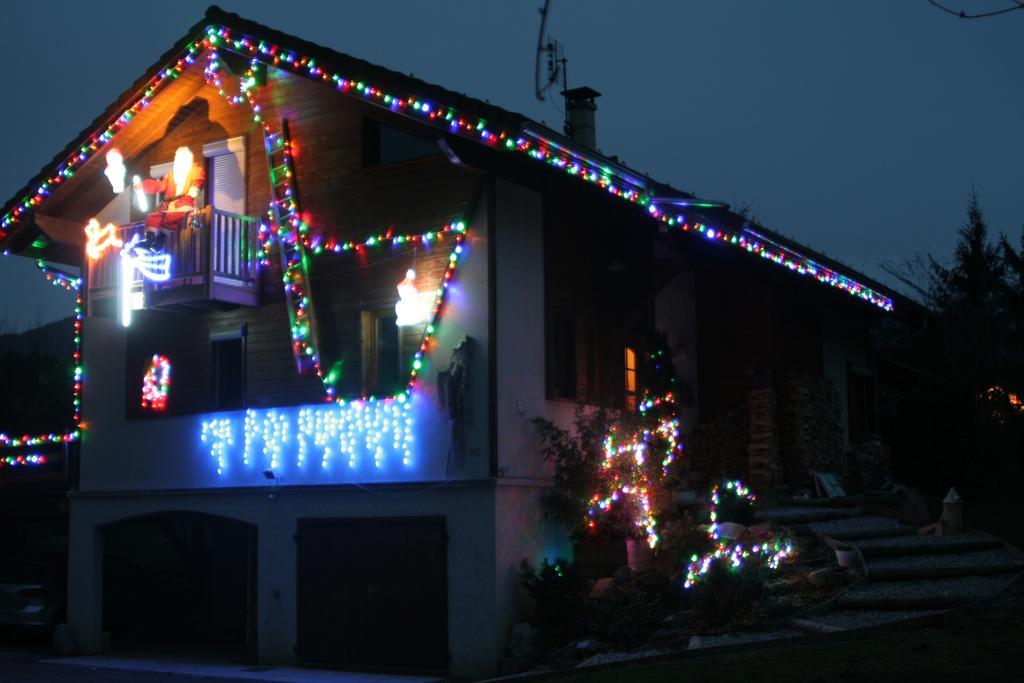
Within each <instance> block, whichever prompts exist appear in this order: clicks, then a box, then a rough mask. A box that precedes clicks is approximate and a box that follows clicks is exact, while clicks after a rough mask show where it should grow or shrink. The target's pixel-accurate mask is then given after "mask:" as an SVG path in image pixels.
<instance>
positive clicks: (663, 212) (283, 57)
mask: <svg viewBox="0 0 1024 683" xmlns="http://www.w3.org/2000/svg"><path fill="white" fill-rule="evenodd" d="M221 46H224V47H225V48H226V49H229V50H232V51H234V52H237V53H239V54H242V55H245V56H247V57H248V58H249V60H250V68H249V70H248V71H247V72H246V74H245V75H244V76H243V77H242V79H241V81H240V92H239V94H238V95H229V94H228V93H227V92H225V90H224V87H223V83H222V82H221V80H220V76H219V70H220V64H219V60H218V56H217V54H216V50H217V49H218V48H219V47H221ZM204 49H210V50H211V52H212V53H213V54H211V56H210V58H209V60H208V62H207V66H206V68H205V70H204V72H205V74H206V77H207V79H208V81H209V82H210V83H211V85H213V86H214V87H216V88H217V89H218V91H219V92H221V93H222V94H223V95H224V96H225V97H227V98H228V100H229V101H232V102H241V101H242V100H243V99H244V100H247V101H249V102H250V104H252V105H253V107H254V117H255V118H256V120H257V121H259V120H260V111H259V108H258V106H257V105H256V104H255V101H254V99H253V96H252V91H253V89H254V86H255V83H256V79H255V78H254V77H253V73H254V70H255V67H256V64H257V62H261V63H264V64H267V65H270V66H274V67H277V68H280V69H285V70H288V71H291V72H294V73H297V74H300V75H302V76H304V77H307V78H310V79H312V80H315V81H318V82H321V83H325V84H330V85H332V86H333V87H335V88H336V89H337V90H338V91H340V92H343V93H347V94H349V95H351V96H353V97H358V98H360V99H361V100H363V101H367V102H370V103H373V104H375V105H378V106H381V107H384V108H387V109H389V110H391V111H394V112H397V113H401V114H404V115H406V116H410V117H413V118H417V119H418V120H421V121H424V122H427V123H430V124H433V125H435V126H437V127H438V128H443V129H444V130H446V131H448V132H451V133H453V134H457V135H461V136H463V137H467V138H470V139H473V140H476V141H478V142H481V143H483V144H486V145H488V146H491V147H494V148H496V149H504V150H509V151H517V152H520V153H523V154H526V155H527V156H529V157H530V158H532V159H535V160H538V161H540V162H542V163H545V164H548V165H551V166H553V167H555V168H558V169H560V170H562V171H564V172H565V173H567V174H570V175H572V176H573V177H575V178H579V179H581V180H583V181H586V182H588V183H591V184H593V185H596V186H598V187H601V188H602V189H604V190H606V191H607V192H609V193H610V194H611V195H613V196H615V197H617V198H619V199H622V200H624V201H628V202H630V203H634V204H637V205H639V206H642V207H644V208H645V209H646V210H647V212H648V213H649V214H650V215H651V216H652V217H653V218H655V219H657V220H659V221H661V222H663V223H666V224H668V225H680V226H683V225H688V224H689V223H688V221H687V219H686V217H685V216H684V215H682V214H678V213H675V212H673V211H671V210H669V209H667V208H662V207H663V206H665V204H664V203H662V202H660V201H659V198H658V197H656V196H653V195H652V194H651V192H650V191H649V190H648V189H647V187H646V183H644V182H643V181H642V180H638V179H636V178H633V177H631V176H628V175H627V174H625V173H623V172H621V171H619V170H618V169H615V168H611V167H609V166H608V164H606V163H603V162H601V161H599V160H597V159H594V158H590V157H589V156H588V155H586V154H583V153H582V152H580V151H577V150H573V149H569V148H567V147H565V146H563V145H560V144H559V143H557V142H556V141H554V140H551V139H548V138H546V137H544V136H543V135H540V134H537V133H535V132H533V131H531V130H529V129H528V128H526V129H524V130H522V131H520V132H517V133H509V132H507V131H504V130H499V129H495V128H494V127H493V126H492V125H491V124H489V123H488V122H487V121H486V120H485V119H483V118H479V117H472V116H465V115H462V114H460V113H459V111H458V110H457V109H455V108H454V107H451V106H448V105H443V104H436V103H432V102H429V101H426V100H422V99H420V98H417V97H415V96H407V97H399V96H396V95H393V94H391V93H387V92H385V91H383V90H382V89H380V88H377V87H374V86H372V85H369V84H366V83H364V82H362V81H355V80H351V79H348V78H346V77H344V76H342V75H341V74H338V73H330V72H329V71H328V70H326V69H324V68H323V67H321V66H320V65H319V64H318V63H317V62H316V60H315V59H314V58H311V57H308V56H304V55H301V54H298V53H296V52H294V51H291V50H288V49H286V48H283V47H281V46H278V45H274V44H272V43H269V42H266V41H262V40H258V39H256V38H253V37H251V36H247V35H245V34H242V33H240V32H237V31H234V30H233V29H231V28H229V27H227V26H216V25H211V26H208V27H207V28H206V29H205V30H204V31H203V34H202V35H201V36H200V37H198V38H197V39H195V40H193V41H191V42H190V43H189V44H188V45H186V46H185V48H184V49H183V51H182V52H181V53H180V55H179V57H178V58H177V59H175V60H174V61H172V62H171V63H170V64H168V65H167V66H166V67H164V68H163V69H161V70H160V71H159V72H158V73H157V74H156V75H155V76H154V77H153V78H152V79H150V81H149V82H148V83H147V85H146V87H145V89H144V90H143V93H142V96H141V97H139V98H138V99H136V100H135V101H134V102H132V103H131V104H130V105H129V106H127V107H126V108H125V109H124V110H123V111H122V112H121V114H120V115H119V116H118V117H117V118H116V119H114V120H113V121H112V122H111V123H110V124H108V125H106V126H105V127H103V128H102V129H101V130H99V131H97V132H96V133H94V134H93V135H91V136H90V137H88V138H87V139H86V141H85V142H84V143H83V145H82V146H81V147H80V148H79V149H78V150H77V151H76V152H73V153H72V154H71V155H70V156H69V157H67V158H66V159H65V160H64V162H62V163H61V164H60V165H59V166H58V167H57V169H56V171H55V173H54V174H53V175H52V176H51V177H50V178H48V179H47V180H44V181H43V182H42V183H41V184H40V185H39V187H38V188H37V189H36V190H35V192H33V193H31V194H30V195H28V196H26V197H23V198H22V199H21V200H19V201H18V203H17V204H16V205H15V206H14V207H13V208H12V209H11V210H9V211H8V212H6V213H5V214H4V215H3V216H2V217H0V237H2V236H5V234H6V232H7V231H8V230H9V227H10V225H11V224H12V223H13V222H14V221H16V220H18V219H19V218H20V217H21V216H22V214H23V213H24V212H26V211H28V210H31V209H34V208H36V207H37V206H38V205H39V204H40V203H42V202H43V201H44V200H45V199H46V197H47V196H49V195H50V193H51V192H52V191H53V189H54V187H55V186H56V185H59V184H60V183H62V182H63V181H64V180H66V179H67V178H70V177H71V176H72V175H73V174H74V172H75V171H76V170H77V169H78V168H79V167H81V166H82V164H84V163H85V162H86V161H88V160H89V159H90V158H92V156H93V155H94V154H95V152H97V151H98V150H99V149H101V148H102V147H104V146H105V145H106V144H107V143H109V142H110V140H111V139H112V138H113V136H114V134H115V133H116V132H118V131H119V130H120V129H122V128H123V127H124V126H125V125H127V124H128V123H129V122H130V121H131V120H132V119H133V118H134V117H135V116H136V115H137V114H138V113H139V112H140V111H141V110H142V109H143V108H144V107H145V106H146V105H148V104H149V102H151V101H152V98H153V96H154V95H155V93H156V92H157V91H158V90H159V89H160V88H161V87H162V86H164V85H165V84H166V83H167V82H168V81H170V80H173V79H174V78H177V77H178V76H179V75H180V74H181V72H182V71H183V70H184V69H185V68H186V67H187V66H189V65H191V64H193V63H195V61H196V57H197V55H198V54H200V53H201V51H202V50H204ZM668 203H669V204H676V205H678V204H679V202H676V201H671V202H668ZM684 203H685V204H689V205H690V206H696V207H698V208H699V207H702V206H708V205H714V204H713V203H708V202H701V201H700V200H696V199H695V200H693V201H686V202H684ZM708 230H711V232H712V235H713V236H714V237H713V238H714V239H718V234H719V233H718V231H717V230H714V229H708ZM705 232H706V231H705ZM728 235H729V236H728V238H727V239H725V238H723V239H719V241H720V242H722V243H725V244H731V245H733V246H736V247H739V248H742V249H744V250H745V251H748V252H750V253H754V254H757V255H763V256H764V258H767V259H768V260H770V261H771V262H773V263H776V264H777V265H780V266H782V267H786V268H787V269H789V270H791V271H792V272H796V273H798V274H802V275H808V276H810V277H813V278H814V279H815V280H817V281H818V282H821V283H823V284H826V285H828V286H831V287H835V288H837V289H840V290H842V291H845V292H847V293H849V294H851V295H852V296H856V297H858V298H860V299H863V300H865V301H868V302H870V303H872V304H874V305H876V306H878V307H879V308H881V309H883V310H886V311H891V310H893V304H892V299H891V298H889V297H886V296H884V295H883V294H880V293H878V292H875V291H873V290H871V289H870V288H868V287H866V286H864V285H863V284H861V283H859V282H857V281H856V280H854V279H852V278H849V277H846V276H843V275H840V274H839V273H837V272H835V271H834V270H831V269H828V268H825V267H824V266H821V265H820V264H817V263H815V262H814V260H813V259H810V258H808V257H805V256H803V255H801V254H799V253H798V252H796V251H795V250H792V249H789V248H786V247H782V246H781V245H778V244H774V243H772V241H771V240H769V239H768V238H766V237H764V236H763V235H758V234H757V233H756V232H755V231H753V230H749V229H743V230H741V231H740V233H739V234H734V233H728ZM741 238H743V241H744V242H745V243H748V244H741V243H740V239H741ZM767 245H771V247H772V248H771V249H768V250H767V253H765V254H762V253H761V252H762V251H764V250H765V247H766V246H767Z"/></svg>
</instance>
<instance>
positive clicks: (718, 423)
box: [686, 405, 750, 484]
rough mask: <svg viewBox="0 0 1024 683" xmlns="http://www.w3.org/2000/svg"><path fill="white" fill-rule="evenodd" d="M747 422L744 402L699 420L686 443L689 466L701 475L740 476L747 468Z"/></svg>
mask: <svg viewBox="0 0 1024 683" xmlns="http://www.w3.org/2000/svg"><path fill="white" fill-rule="evenodd" d="M748 425H749V413H748V412H747V407H746V406H745V405H744V406H740V407H739V408H737V409H735V410H729V411H727V412H724V413H722V414H720V415H719V416H718V417H716V418H714V419H711V420H704V421H702V422H701V423H700V424H699V425H698V426H697V428H696V429H695V430H694V432H693V434H692V435H691V436H690V439H689V441H688V442H687V444H686V456H687V460H688V462H689V465H690V469H691V470H692V471H693V472H694V473H695V474H697V473H699V474H700V475H703V477H704V478H711V479H715V478H719V477H728V478H739V477H742V476H743V475H744V474H745V473H746V470H747V446H748V444H749V442H750V429H749V426H748ZM702 484H703V482H702Z"/></svg>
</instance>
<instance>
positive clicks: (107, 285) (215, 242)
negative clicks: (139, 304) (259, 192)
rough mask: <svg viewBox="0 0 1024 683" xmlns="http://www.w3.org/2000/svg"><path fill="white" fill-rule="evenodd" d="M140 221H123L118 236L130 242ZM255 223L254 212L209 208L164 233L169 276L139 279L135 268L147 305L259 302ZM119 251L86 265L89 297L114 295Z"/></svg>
mask: <svg viewBox="0 0 1024 683" xmlns="http://www.w3.org/2000/svg"><path fill="white" fill-rule="evenodd" d="M145 231H146V229H145V226H144V224H142V223H132V224H130V225H125V226H122V227H121V228H120V230H119V231H118V237H120V238H121V239H122V240H124V243H125V244H128V243H129V242H130V241H131V240H132V238H133V237H134V236H135V235H139V236H140V239H141V238H142V237H144V236H145ZM256 231H257V221H256V219H255V218H253V217H252V216H240V215H238V214H233V213H228V212H226V211H219V210H217V209H207V210H206V211H202V212H200V214H199V218H198V219H197V220H196V221H193V225H190V226H188V227H185V228H181V229H178V230H173V231H167V232H165V234H166V242H165V243H164V247H163V251H164V253H167V254H170V255H171V264H170V270H171V272H170V277H169V278H168V279H167V280H166V281H163V282H153V281H147V282H143V280H142V277H141V275H140V274H139V273H138V272H136V273H135V280H134V283H133V285H134V287H135V288H137V289H144V290H145V292H146V307H147V308H159V307H161V306H170V305H176V304H192V305H202V304H203V302H204V301H209V302H211V303H215V302H221V303H228V304H245V305H251V306H254V305H256V304H257V303H258V301H257V295H258V290H259V287H258V284H259V283H258V277H259V269H258V265H257V261H256V251H257V244H256ZM120 258H121V257H120V253H119V252H118V251H116V250H113V249H110V250H107V252H105V253H104V255H103V257H102V258H100V259H98V260H95V261H91V262H90V263H89V275H88V287H89V296H90V300H92V299H100V298H105V297H108V296H116V294H117V291H118V287H119V277H120V263H121V261H120Z"/></svg>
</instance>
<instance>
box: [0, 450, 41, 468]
mask: <svg viewBox="0 0 1024 683" xmlns="http://www.w3.org/2000/svg"><path fill="white" fill-rule="evenodd" d="M46 462H47V460H46V456H45V455H38V454H35V453H32V454H29V455H3V456H0V467H28V466H32V465H45V464H46Z"/></svg>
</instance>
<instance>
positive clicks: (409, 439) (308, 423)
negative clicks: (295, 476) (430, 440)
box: [200, 394, 414, 474]
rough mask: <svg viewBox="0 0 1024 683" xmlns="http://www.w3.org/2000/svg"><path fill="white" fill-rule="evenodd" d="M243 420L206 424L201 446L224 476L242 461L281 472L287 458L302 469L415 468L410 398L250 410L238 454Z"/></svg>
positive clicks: (226, 419) (220, 419)
mask: <svg viewBox="0 0 1024 683" xmlns="http://www.w3.org/2000/svg"><path fill="white" fill-rule="evenodd" d="M237 421H238V418H232V417H220V416H218V417H212V418H209V419H207V420H204V421H203V423H202V429H201V431H200V441H201V442H202V443H204V444H206V446H207V448H208V450H209V453H210V457H211V458H212V459H213V460H214V461H215V462H216V463H217V473H218V474H222V473H223V472H224V471H225V470H226V469H227V467H228V463H229V461H230V459H231V458H232V457H234V456H237V457H240V459H241V461H242V464H243V465H245V466H250V465H252V464H253V463H255V462H256V460H257V452H258V455H259V459H260V461H261V463H262V465H263V466H266V467H267V468H268V469H271V470H275V471H277V470H278V469H279V468H281V467H282V465H283V464H284V461H285V458H286V457H289V456H290V454H294V458H295V460H294V462H295V464H296V466H297V467H299V468H305V467H307V466H308V465H309V464H310V463H311V462H313V460H314V459H313V458H312V457H311V456H312V454H316V456H317V457H316V458H315V461H316V462H317V463H318V465H319V469H321V470H330V469H332V468H333V466H334V462H335V459H338V460H340V462H341V464H343V465H345V466H347V467H348V468H350V469H354V468H356V467H358V466H359V465H360V463H361V462H363V461H364V460H372V462H373V465H374V468H376V469H382V468H384V467H385V466H386V464H387V462H388V460H389V459H392V458H397V459H399V460H400V461H401V463H402V465H403V466H405V467H409V466H411V465H412V462H413V445H414V436H413V434H414V423H413V416H412V407H411V401H410V400H409V398H408V397H407V396H406V395H405V394H399V395H398V396H396V397H394V398H386V399H367V400H362V399H360V400H356V401H349V402H344V401H340V402H338V403H336V404H332V405H329V406H305V407H302V408H300V409H298V410H297V411H294V413H292V412H291V411H285V410H282V409H269V410H265V411H257V410H254V409H249V410H246V411H245V416H244V418H243V419H242V421H241V423H242V424H241V430H240V431H241V433H242V435H243V440H242V449H241V453H240V454H236V448H235V443H236V434H237V433H238V431H239V430H237V429H236V423H237Z"/></svg>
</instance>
